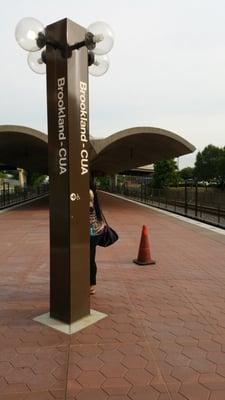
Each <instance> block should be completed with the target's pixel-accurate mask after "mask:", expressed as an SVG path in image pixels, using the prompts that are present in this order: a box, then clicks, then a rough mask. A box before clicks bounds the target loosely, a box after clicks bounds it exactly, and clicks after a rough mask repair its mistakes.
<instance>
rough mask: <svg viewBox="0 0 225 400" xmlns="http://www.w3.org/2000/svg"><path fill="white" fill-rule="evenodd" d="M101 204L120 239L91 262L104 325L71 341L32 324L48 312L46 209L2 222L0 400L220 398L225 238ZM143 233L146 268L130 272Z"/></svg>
mask: <svg viewBox="0 0 225 400" xmlns="http://www.w3.org/2000/svg"><path fill="white" fill-rule="evenodd" d="M101 201H102V204H104V211H105V216H106V218H107V219H108V222H109V223H110V224H111V225H112V226H113V227H114V228H115V229H116V230H117V231H118V233H119V236H120V240H119V241H118V242H117V243H116V244H115V245H114V246H112V247H109V248H107V249H102V248H99V249H98V253H97V258H98V284H97V291H96V295H95V296H92V297H91V302H92V308H94V309H96V310H98V311H101V312H104V313H106V314H107V315H108V317H107V318H105V319H103V320H101V321H99V322H97V323H96V324H94V325H92V326H90V327H88V328H86V329H84V330H83V331H80V332H78V333H76V334H74V335H72V336H68V335H65V334H63V333H59V332H58V331H55V330H53V329H51V328H48V327H46V326H43V325H41V324H39V323H37V322H34V321H33V318H34V317H35V316H38V315H40V314H43V313H46V312H48V310H49V303H48V297H49V244H48V235H49V232H48V206H47V202H46V201H45V200H42V201H39V202H36V203H32V204H30V205H27V206H26V207H22V208H18V209H17V210H13V211H10V212H7V213H3V214H1V215H0V221H1V231H0V246H1V252H0V273H1V282H0V400H54V399H58V400H62V399H63V400H64V399H66V400H224V399H225V287H224V286H225V279H224V278H225V257H224V255H225V251H224V242H225V240H224V238H225V236H222V235H219V234H217V233H215V232H211V231H206V230H203V229H202V228H199V227H196V226H194V225H190V224H187V223H185V222H182V221H178V220H176V219H174V218H172V217H169V216H166V215H162V214H160V213H158V212H156V211H153V210H151V209H147V208H143V207H141V206H139V205H135V204H132V203H128V202H126V201H124V200H120V199H116V198H112V197H111V196H108V195H101ZM143 224H145V225H147V227H148V228H149V239H150V245H151V253H152V258H154V259H155V260H156V265H154V266H145V267H140V266H137V265H136V264H133V263H132V260H133V259H134V258H136V257H137V253H138V246H139V241H140V234H141V229H142V225H143Z"/></svg>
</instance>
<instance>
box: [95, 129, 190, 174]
mask: <svg viewBox="0 0 225 400" xmlns="http://www.w3.org/2000/svg"><path fill="white" fill-rule="evenodd" d="M92 146H93V148H94V150H95V155H93V158H92V161H91V166H92V169H93V170H96V171H97V170H100V171H104V172H106V173H115V172H118V171H123V170H127V169H131V168H135V167H139V166H143V165H146V164H152V163H154V162H156V161H159V160H163V159H169V158H174V157H178V156H181V155H184V154H188V153H192V152H193V151H194V150H195V147H194V146H193V145H192V144H191V143H189V142H187V140H185V139H183V138H182V137H180V136H179V135H177V134H176V133H173V132H170V131H167V130H165V129H160V128H154V127H135V128H130V129H125V130H123V131H120V132H117V133H114V134H113V135H111V136H109V137H107V138H104V139H95V140H92Z"/></svg>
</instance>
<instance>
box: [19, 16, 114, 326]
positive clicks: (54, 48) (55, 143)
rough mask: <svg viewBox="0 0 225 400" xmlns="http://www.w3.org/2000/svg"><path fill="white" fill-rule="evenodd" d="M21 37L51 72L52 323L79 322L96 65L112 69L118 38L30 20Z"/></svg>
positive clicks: (33, 62) (83, 309) (85, 308)
mask: <svg viewBox="0 0 225 400" xmlns="http://www.w3.org/2000/svg"><path fill="white" fill-rule="evenodd" d="M16 39H17V41H18V43H19V44H20V45H21V47H23V48H24V49H26V50H28V51H30V53H29V55H28V63H29V65H30V67H31V68H32V69H33V70H34V71H35V72H38V73H43V72H45V69H46V70H47V104H48V159H49V178H50V179H49V180H50V317H52V318H54V319H57V320H60V321H62V322H64V323H66V324H71V323H73V322H76V321H78V320H79V319H81V318H82V317H85V316H87V315H89V314H90V300H89V299H90V296H89V290H90V266H89V263H90V257H89V116H88V114H89V105H88V104H89V102H88V66H90V67H89V68H90V72H91V73H92V74H93V75H95V76H98V75H102V74H103V73H104V72H106V71H107V69H108V61H107V59H106V58H105V56H103V58H102V59H101V55H102V54H104V53H107V52H108V51H109V50H110V49H111V47H112V45H113V37H112V33H111V31H110V29H109V27H108V26H107V25H106V24H104V23H95V24H92V25H90V27H89V28H88V30H86V29H85V28H83V27H82V26H80V25H78V24H76V23H74V22H73V21H71V20H69V19H67V18H66V19H62V20H60V21H57V22H55V23H53V24H51V25H48V26H47V27H46V28H45V29H44V28H43V26H42V25H41V24H40V22H39V21H37V20H34V19H32V18H24V19H23V20H22V21H21V22H20V23H19V24H18V25H17V28H16ZM44 47H45V49H44ZM40 48H41V50H40ZM94 52H95V53H96V54H99V57H98V56H96V55H95V54H94ZM46 67H47V68H46Z"/></svg>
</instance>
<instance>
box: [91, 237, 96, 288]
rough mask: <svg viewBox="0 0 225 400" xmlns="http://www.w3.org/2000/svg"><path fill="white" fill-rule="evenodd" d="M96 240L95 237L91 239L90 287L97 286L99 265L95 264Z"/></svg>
mask: <svg viewBox="0 0 225 400" xmlns="http://www.w3.org/2000/svg"><path fill="white" fill-rule="evenodd" d="M95 255H96V240H95V236H91V237H90V285H91V286H94V285H96V274H97V265H96V262H95Z"/></svg>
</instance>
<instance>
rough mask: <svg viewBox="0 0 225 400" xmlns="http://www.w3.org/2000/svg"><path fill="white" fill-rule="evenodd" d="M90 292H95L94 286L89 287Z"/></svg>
mask: <svg viewBox="0 0 225 400" xmlns="http://www.w3.org/2000/svg"><path fill="white" fill-rule="evenodd" d="M90 294H95V287H94V286H91V287H90Z"/></svg>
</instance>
